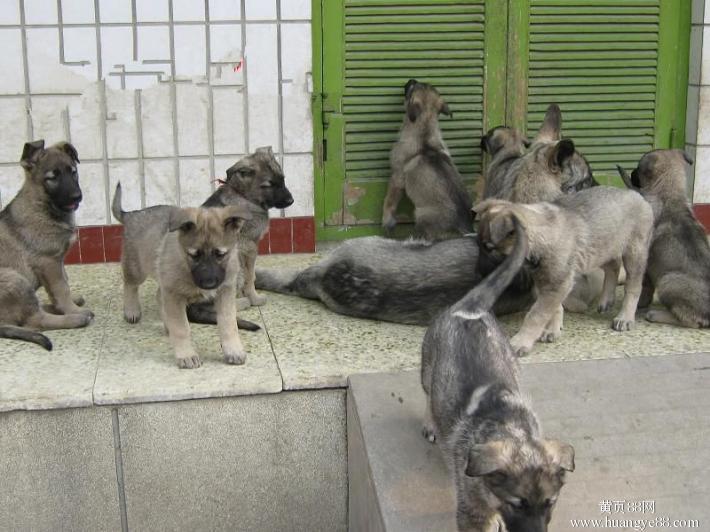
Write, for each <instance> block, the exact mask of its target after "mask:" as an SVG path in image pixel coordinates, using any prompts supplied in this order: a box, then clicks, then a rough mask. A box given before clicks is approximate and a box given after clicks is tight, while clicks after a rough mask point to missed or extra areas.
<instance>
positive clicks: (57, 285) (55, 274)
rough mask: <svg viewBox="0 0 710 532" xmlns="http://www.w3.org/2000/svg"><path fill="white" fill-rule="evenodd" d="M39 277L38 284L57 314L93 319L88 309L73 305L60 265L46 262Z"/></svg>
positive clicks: (92, 314)
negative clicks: (39, 283)
mask: <svg viewBox="0 0 710 532" xmlns="http://www.w3.org/2000/svg"><path fill="white" fill-rule="evenodd" d="M40 276H41V279H40V282H41V284H42V286H43V287H44V289H45V290H46V291H47V294H48V295H49V298H50V299H51V301H52V305H53V306H54V308H56V309H57V310H58V311H59V312H61V313H62V314H81V315H84V316H86V317H88V318H89V319H91V318H93V317H94V313H93V312H91V311H90V310H89V309H85V308H81V307H80V306H78V305H77V304H76V303H74V300H73V299H72V297H71V290H70V288H69V283H67V277H66V273H65V271H64V265H63V264H62V263H57V262H53V261H52V262H47V263H46V264H45V265H44V267H42V269H41V272H40Z"/></svg>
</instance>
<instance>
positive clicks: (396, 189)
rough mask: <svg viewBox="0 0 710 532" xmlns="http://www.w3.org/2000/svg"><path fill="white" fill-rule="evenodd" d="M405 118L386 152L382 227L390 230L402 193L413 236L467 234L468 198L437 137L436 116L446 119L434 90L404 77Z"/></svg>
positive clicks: (446, 110)
mask: <svg viewBox="0 0 710 532" xmlns="http://www.w3.org/2000/svg"><path fill="white" fill-rule="evenodd" d="M404 97H405V102H404V108H405V111H406V112H405V116H404V120H403V122H402V128H401V129H400V133H399V140H398V141H397V143H396V144H395V145H394V147H393V148H392V152H391V154H390V164H391V166H392V176H391V177H390V180H389V184H388V186H387V195H386V196H385V201H384V207H383V209H382V226H383V227H384V228H385V230H386V231H387V232H391V231H392V230H393V229H394V227H395V225H396V224H397V219H396V218H395V211H396V210H397V205H398V204H399V202H400V200H401V199H402V195H403V194H405V193H406V194H407V197H409V199H411V200H412V203H413V204H414V219H415V227H414V230H415V233H416V234H417V236H420V237H423V238H425V239H427V240H437V239H442V238H450V237H452V236H461V235H464V234H466V233H470V232H471V230H472V227H473V226H472V223H473V220H472V216H471V199H470V197H469V194H468V192H467V191H466V188H465V187H464V184H463V180H462V178H461V174H459V172H458V170H457V169H456V165H455V164H454V161H453V160H452V159H451V156H450V155H449V151H448V149H447V148H446V145H445V144H444V140H443V138H442V137H441V130H440V129H439V113H443V114H445V115H448V116H451V112H450V111H449V106H448V105H447V104H446V102H445V101H444V99H443V98H442V97H441V95H440V94H439V92H438V91H437V90H436V89H435V88H434V87H432V86H431V85H429V84H427V83H420V82H418V81H417V80H415V79H410V80H409V81H408V82H407V84H406V85H405V87H404Z"/></svg>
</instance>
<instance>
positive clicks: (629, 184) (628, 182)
mask: <svg viewBox="0 0 710 532" xmlns="http://www.w3.org/2000/svg"><path fill="white" fill-rule="evenodd" d="M616 171H617V172H619V176H621V180H622V181H623V182H624V185H626V188H628V189H629V190H638V189H637V188H636V187H635V186H634V184H633V183H632V182H631V176H630V175H629V173H628V172H627V171H626V170H624V167H623V166H621V165H620V164H617V165H616Z"/></svg>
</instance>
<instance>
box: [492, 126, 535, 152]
mask: <svg viewBox="0 0 710 532" xmlns="http://www.w3.org/2000/svg"><path fill="white" fill-rule="evenodd" d="M529 147H530V141H529V140H528V139H527V137H526V136H525V135H523V134H522V133H520V131H518V130H517V129H514V128H512V127H505V126H498V127H494V128H493V129H491V130H489V131H488V133H486V134H485V135H483V137H482V138H481V150H483V151H484V152H486V153H488V154H489V155H490V156H492V157H495V155H496V154H497V153H498V152H500V151H501V150H503V149H504V148H505V151H506V152H513V153H517V154H518V155H523V154H524V153H525V150H526V149H527V148H529Z"/></svg>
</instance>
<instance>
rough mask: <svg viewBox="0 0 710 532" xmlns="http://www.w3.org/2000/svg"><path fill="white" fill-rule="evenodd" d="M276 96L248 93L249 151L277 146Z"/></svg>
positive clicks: (277, 117)
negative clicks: (260, 147)
mask: <svg viewBox="0 0 710 532" xmlns="http://www.w3.org/2000/svg"><path fill="white" fill-rule="evenodd" d="M278 101H279V97H278V95H274V94H260V93H252V92H251V91H250V92H249V151H250V152H253V151H254V150H255V149H256V148H258V147H259V146H274V148H276V146H278V145H279V113H278Z"/></svg>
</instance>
